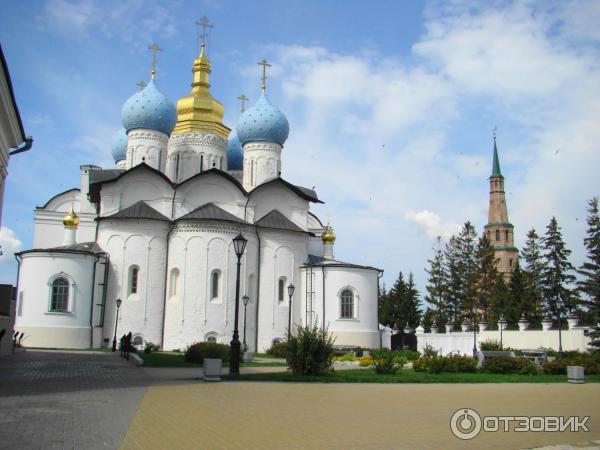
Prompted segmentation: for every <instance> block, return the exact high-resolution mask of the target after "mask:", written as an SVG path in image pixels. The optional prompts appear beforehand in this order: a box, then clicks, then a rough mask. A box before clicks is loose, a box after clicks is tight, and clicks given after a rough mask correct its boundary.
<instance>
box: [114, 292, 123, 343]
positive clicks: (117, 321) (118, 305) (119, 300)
mask: <svg viewBox="0 0 600 450" xmlns="http://www.w3.org/2000/svg"><path fill="white" fill-rule="evenodd" d="M115 303H116V304H117V318H116V319H115V335H114V337H113V346H112V351H113V352H116V351H117V326H118V324H119V308H121V299H120V298H118V299H117V301H116V302H115Z"/></svg>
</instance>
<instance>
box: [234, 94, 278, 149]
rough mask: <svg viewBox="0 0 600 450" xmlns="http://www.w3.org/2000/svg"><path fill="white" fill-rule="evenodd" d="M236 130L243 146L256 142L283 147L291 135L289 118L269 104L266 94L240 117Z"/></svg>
mask: <svg viewBox="0 0 600 450" xmlns="http://www.w3.org/2000/svg"><path fill="white" fill-rule="evenodd" d="M236 129H237V135H238V138H239V140H240V142H241V143H242V145H244V144H246V143H248V142H256V141H268V142H276V143H277V144H279V145H283V143H284V142H285V140H286V139H287V137H288V134H289V133H290V125H289V124H288V121H287V118H286V117H285V116H284V114H283V113H282V112H281V111H279V109H277V107H275V106H273V105H272V104H271V102H269V100H268V99H267V96H266V95H265V94H264V92H263V93H262V95H261V96H260V98H259V99H258V101H257V102H256V104H255V105H254V106H253V107H252V108H249V109H247V110H246V111H245V112H244V113H243V114H242V115H241V116H240V119H239V120H238V124H237V127H236Z"/></svg>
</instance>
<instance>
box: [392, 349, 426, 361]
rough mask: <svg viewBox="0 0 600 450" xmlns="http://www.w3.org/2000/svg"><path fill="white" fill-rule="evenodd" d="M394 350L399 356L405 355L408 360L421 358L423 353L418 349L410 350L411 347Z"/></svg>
mask: <svg viewBox="0 0 600 450" xmlns="http://www.w3.org/2000/svg"><path fill="white" fill-rule="evenodd" d="M394 352H395V353H396V354H397V355H398V356H403V357H405V358H406V360H407V361H414V360H416V359H419V358H420V357H421V354H420V353H419V352H417V351H416V350H410V349H407V348H405V349H402V350H400V349H398V350H394Z"/></svg>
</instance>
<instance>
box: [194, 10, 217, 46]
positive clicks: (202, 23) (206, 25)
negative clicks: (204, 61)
mask: <svg viewBox="0 0 600 450" xmlns="http://www.w3.org/2000/svg"><path fill="white" fill-rule="evenodd" d="M196 25H197V26H198V34H200V28H202V43H203V44H205V45H206V37H207V36H208V33H209V31H208V30H210V29H211V28H212V27H213V25H212V24H211V23H210V21H209V20H208V17H206V16H202V17H201V18H200V20H198V21H196ZM198 37H200V36H198Z"/></svg>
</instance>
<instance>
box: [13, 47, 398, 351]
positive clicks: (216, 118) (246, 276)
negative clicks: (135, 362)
mask: <svg viewBox="0 0 600 450" xmlns="http://www.w3.org/2000/svg"><path fill="white" fill-rule="evenodd" d="M263 70H264V67H263ZM210 72H211V66H210V63H209V61H208V59H207V57H206V54H205V50H204V46H202V51H201V52H200V55H199V57H198V58H197V59H196V60H195V61H194V67H193V82H192V90H191V92H190V93H189V95H187V96H185V97H183V98H181V99H180V100H179V101H178V102H177V107H175V105H174V104H173V103H172V102H171V101H170V100H169V99H168V98H167V97H166V96H165V95H164V94H162V93H161V92H160V91H159V89H158V87H157V86H156V82H155V80H154V75H155V71H154V69H153V70H152V79H151V80H150V82H149V83H148V85H147V86H145V87H143V88H142V90H140V91H139V92H137V93H135V94H134V95H133V96H131V97H130V98H129V99H128V100H127V101H126V102H125V104H124V106H123V110H122V116H121V119H122V124H123V127H124V129H123V130H122V132H121V133H119V134H118V135H117V137H116V138H115V141H114V144H113V147H112V154H113V156H114V159H115V162H116V168H110V169H103V168H100V167H97V166H94V165H82V166H81V187H80V188H74V189H70V190H68V191H66V192H62V193H60V194H57V195H56V196H54V197H52V198H51V199H50V200H48V202H47V203H46V204H45V205H44V206H42V207H37V208H36V209H35V229H34V241H33V248H32V249H31V250H25V251H22V252H20V253H18V254H17V259H18V261H19V272H18V288H17V289H18V290H17V302H18V303H17V317H16V323H15V330H18V331H19V332H23V333H24V338H23V341H22V343H23V345H25V346H29V347H59V348H88V347H102V346H105V347H106V346H110V345H111V344H112V340H113V336H114V335H115V333H118V335H122V334H125V333H127V332H129V331H131V332H132V333H133V338H134V344H136V345H138V346H142V345H144V344H145V343H148V342H152V343H154V344H157V345H159V346H160V347H161V348H163V349H165V350H173V349H184V348H185V347H186V346H187V345H189V344H192V343H194V342H199V341H213V342H220V343H224V344H228V343H229V341H230V340H231V339H232V334H233V328H234V315H235V286H236V268H237V256H236V253H235V252H234V248H233V243H232V239H233V238H234V237H235V236H236V235H238V234H240V233H241V234H242V235H243V236H244V237H245V238H246V239H247V241H248V243H247V246H246V249H245V252H244V254H243V256H242V258H241V275H240V297H246V298H245V300H246V301H247V310H246V311H245V312H246V314H244V302H243V301H241V300H240V302H239V304H240V311H239V313H240V321H239V324H240V325H239V327H240V340H242V337H243V336H242V334H243V331H242V330H243V329H244V328H245V336H246V344H247V347H248V350H249V351H264V350H266V349H267V348H268V347H270V346H271V345H272V344H273V343H274V342H277V341H282V340H285V339H286V337H287V330H288V321H289V320H290V315H291V323H292V327H291V328H292V330H294V328H295V327H296V326H298V325H307V324H308V325H310V324H318V325H319V326H323V324H324V325H325V326H326V327H328V329H329V331H330V332H331V333H332V334H334V335H335V337H336V342H335V344H336V345H340V346H362V347H369V348H375V347H379V346H381V343H382V339H384V341H387V340H388V339H389V336H382V335H383V334H388V335H389V330H381V329H380V325H379V323H378V317H377V296H378V281H379V278H380V276H381V274H382V271H381V270H379V269H377V268H374V267H368V266H361V265H357V264H349V263H345V262H341V261H338V260H336V259H335V258H334V254H333V245H334V242H335V235H334V234H333V230H332V228H331V227H330V226H329V224H326V225H323V222H322V221H321V220H319V218H318V217H317V216H316V215H314V214H313V213H312V212H311V211H310V206H311V203H322V202H321V200H319V198H318V197H317V195H316V193H315V192H314V191H313V190H311V189H307V188H305V187H301V186H297V185H295V184H293V183H291V182H289V181H287V180H285V179H284V178H282V176H281V173H282V163H281V162H282V153H283V147H284V143H285V141H286V139H287V137H288V132H289V126H288V121H287V118H286V117H285V115H284V114H283V113H282V112H281V111H280V110H279V109H278V108H277V107H275V106H274V105H273V104H272V103H271V102H270V101H269V99H268V98H267V96H266V94H265V77H264V72H263V85H262V94H261V96H260V98H259V100H258V101H257V102H256V104H255V105H254V106H253V107H250V108H248V109H247V110H245V111H243V112H242V114H241V116H240V118H239V121H238V124H237V126H236V128H235V130H230V129H229V128H228V127H227V126H225V125H224V124H223V112H224V108H223V105H222V104H221V103H219V102H218V101H217V100H215V99H214V98H213V97H212V96H211V94H210V91H209V89H210V84H209V75H210ZM292 284H293V285H294V286H295V291H294V293H293V296H292V297H291V299H290V298H289V297H288V289H287V288H288V286H289V285H292ZM117 299H119V300H120V307H119V308H118V309H117ZM290 300H291V303H290ZM290 308H291V312H290ZM244 316H245V317H246V319H245V320H244ZM115 326H116V327H117V328H116V331H115ZM384 345H385V344H384Z"/></svg>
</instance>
